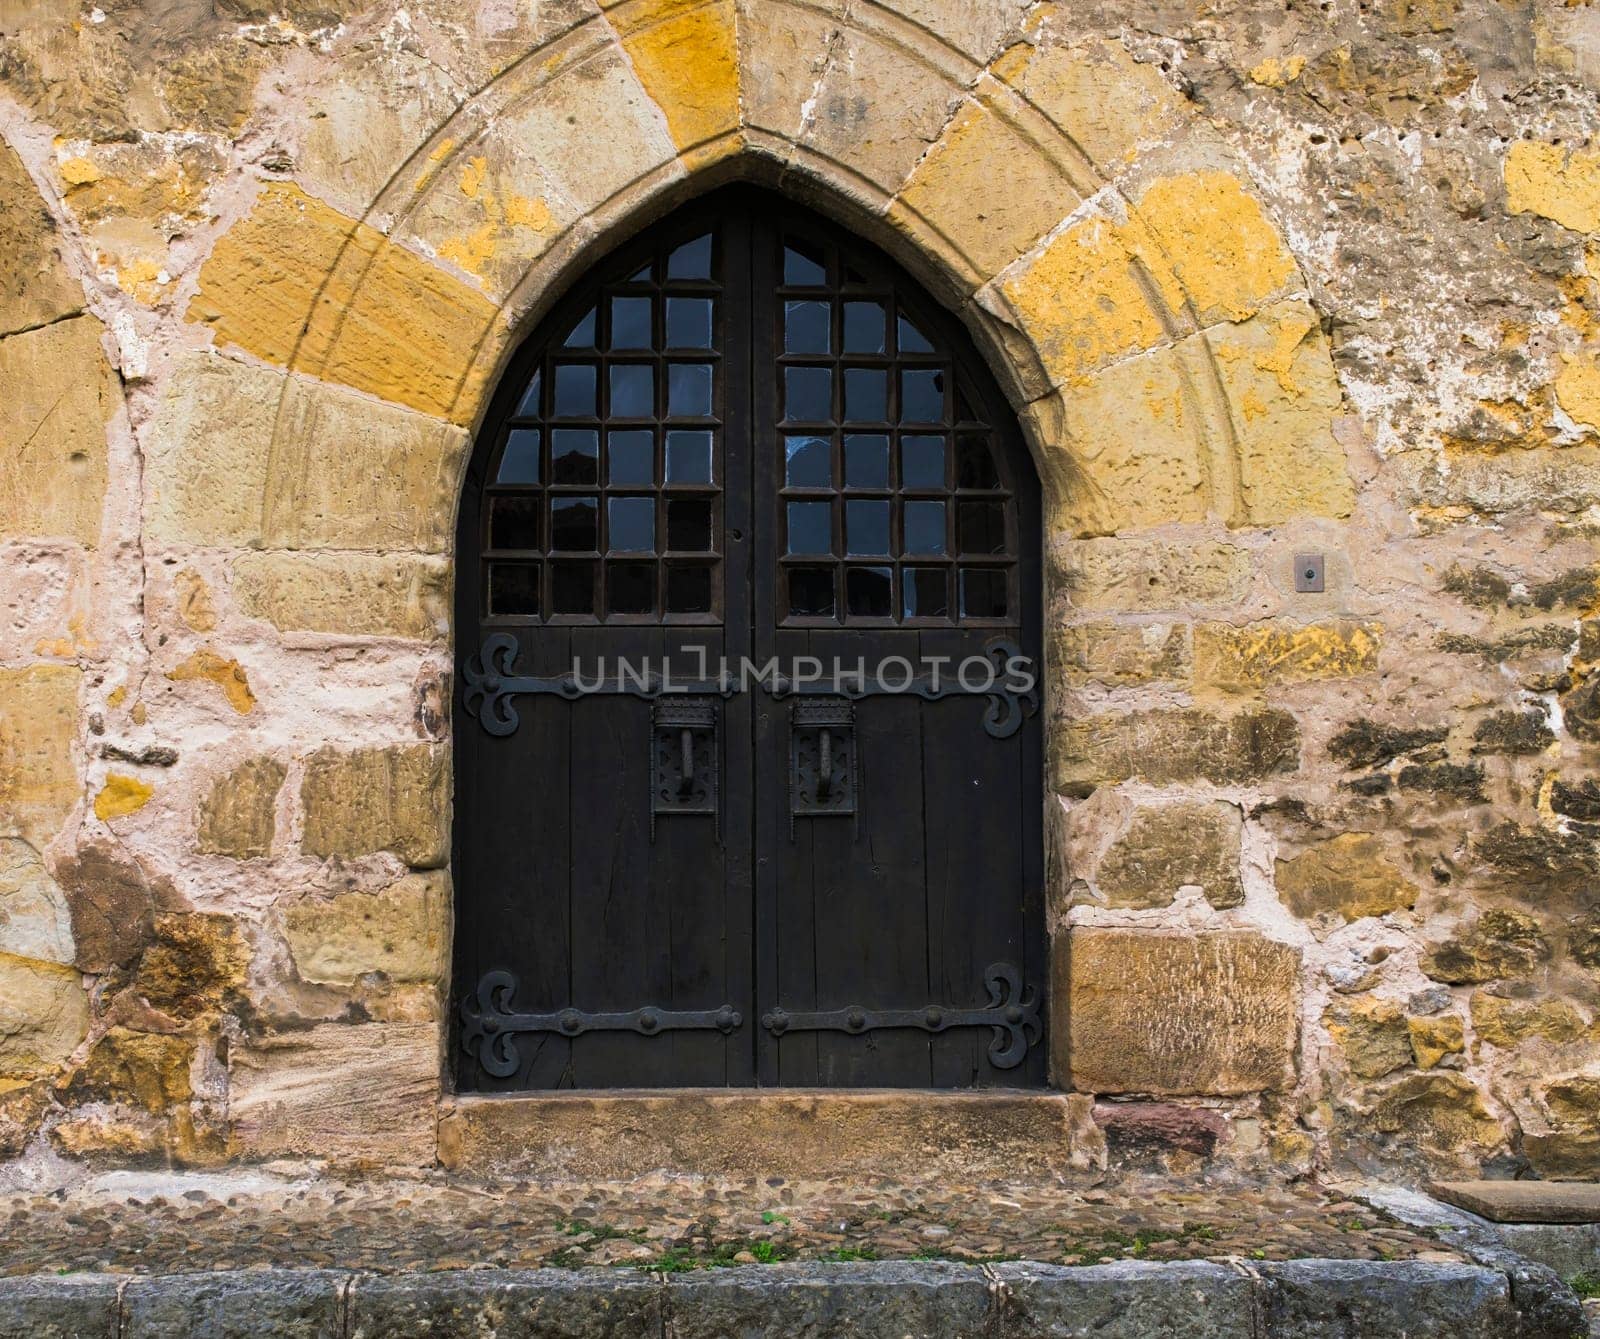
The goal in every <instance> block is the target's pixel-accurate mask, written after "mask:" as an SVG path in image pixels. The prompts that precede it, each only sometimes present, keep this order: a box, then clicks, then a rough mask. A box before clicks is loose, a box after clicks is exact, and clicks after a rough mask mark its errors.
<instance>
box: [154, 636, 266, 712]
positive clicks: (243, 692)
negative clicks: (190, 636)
mask: <svg viewBox="0 0 1600 1339" xmlns="http://www.w3.org/2000/svg"><path fill="white" fill-rule="evenodd" d="M167 678H169V679H171V680H173V681H174V682H182V681H184V680H186V679H209V680H210V681H211V682H212V683H214V684H216V685H217V687H218V688H220V689H222V692H223V696H225V697H226V698H227V699H228V705H229V706H231V707H232V708H233V709H234V710H235V711H236V712H238V713H239V714H240V715H241V716H243V715H245V714H246V713H247V712H249V711H250V710H251V709H252V708H253V707H254V706H255V704H256V696H255V694H254V693H252V692H251V691H250V680H249V679H248V678H246V677H245V672H244V666H242V665H241V664H240V663H239V662H238V661H237V660H225V659H224V658H223V657H222V656H219V655H218V654H217V653H216V652H215V651H213V650H211V648H210V647H202V648H201V649H200V650H198V651H196V652H195V653H194V654H193V655H191V656H190V657H189V658H188V659H187V660H185V661H184V662H183V663H182V664H181V665H176V666H174V667H173V668H172V669H169V670H168V671H167Z"/></svg>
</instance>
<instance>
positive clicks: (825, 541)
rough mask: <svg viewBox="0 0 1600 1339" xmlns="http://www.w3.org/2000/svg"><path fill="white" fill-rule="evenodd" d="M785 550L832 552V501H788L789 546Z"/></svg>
mask: <svg viewBox="0 0 1600 1339" xmlns="http://www.w3.org/2000/svg"><path fill="white" fill-rule="evenodd" d="M787 552H789V553H832V552H833V504H832V503H830V502H791V503H789V547H788V550H787Z"/></svg>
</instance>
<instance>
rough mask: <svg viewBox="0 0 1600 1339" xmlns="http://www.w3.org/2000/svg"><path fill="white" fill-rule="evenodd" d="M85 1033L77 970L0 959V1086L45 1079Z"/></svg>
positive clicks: (85, 1002) (85, 1009) (84, 996)
mask: <svg viewBox="0 0 1600 1339" xmlns="http://www.w3.org/2000/svg"><path fill="white" fill-rule="evenodd" d="M88 1031H89V996H88V993H87V992H86V991H85V990H84V988H83V975H82V973H80V972H79V971H78V969H77V968H75V967H64V966H62V965H61V964H60V963H56V962H40V961H39V960H38V959H37V958H19V957H17V956H16V955H14V954H11V953H0V1080H7V1079H32V1078H38V1077H40V1076H42V1075H46V1074H49V1073H50V1072H51V1071H52V1070H54V1069H55V1067H56V1066H57V1065H59V1064H60V1063H61V1062H62V1061H63V1060H65V1059H66V1058H67V1057H68V1056H69V1055H71V1054H72V1052H73V1051H74V1050H75V1049H76V1048H77V1045H78V1043H79V1042H81V1041H82V1040H83V1039H84V1037H85V1036H86V1035H87V1034H88ZM6 1086H9V1085H6Z"/></svg>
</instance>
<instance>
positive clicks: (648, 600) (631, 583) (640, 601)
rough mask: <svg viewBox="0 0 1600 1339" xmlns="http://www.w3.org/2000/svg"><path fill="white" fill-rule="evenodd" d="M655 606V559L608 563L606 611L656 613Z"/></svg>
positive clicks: (614, 612) (613, 612) (615, 612)
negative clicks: (650, 561) (642, 561)
mask: <svg viewBox="0 0 1600 1339" xmlns="http://www.w3.org/2000/svg"><path fill="white" fill-rule="evenodd" d="M655 609H656V565H655V564H654V563H607V564H606V612H607V613H610V614H653V613H655Z"/></svg>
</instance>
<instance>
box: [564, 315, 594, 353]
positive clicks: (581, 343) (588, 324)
mask: <svg viewBox="0 0 1600 1339" xmlns="http://www.w3.org/2000/svg"><path fill="white" fill-rule="evenodd" d="M561 343H562V346H563V347H564V348H568V349H592V348H594V308H593V307H590V308H589V310H588V311H586V312H584V314H583V315H582V316H580V317H579V318H578V323H577V324H576V325H575V326H573V327H572V329H571V330H569V331H567V337H566V338H565V339H564V340H562V341H561Z"/></svg>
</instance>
